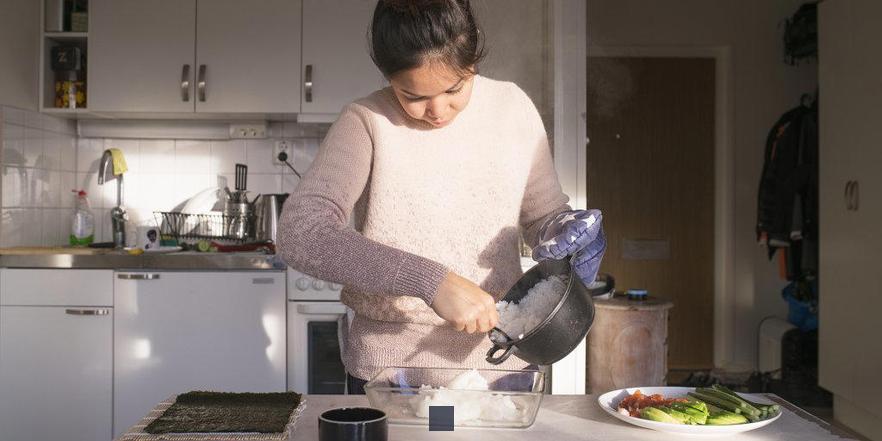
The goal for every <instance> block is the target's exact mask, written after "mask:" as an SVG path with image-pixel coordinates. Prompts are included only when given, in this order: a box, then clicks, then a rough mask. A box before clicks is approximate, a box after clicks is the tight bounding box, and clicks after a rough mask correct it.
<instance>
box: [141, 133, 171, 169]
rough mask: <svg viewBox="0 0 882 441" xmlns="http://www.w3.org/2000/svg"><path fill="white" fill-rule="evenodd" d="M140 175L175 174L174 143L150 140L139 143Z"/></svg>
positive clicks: (164, 140)
mask: <svg viewBox="0 0 882 441" xmlns="http://www.w3.org/2000/svg"><path fill="white" fill-rule="evenodd" d="M140 171H141V173H165V174H173V173H174V172H175V141H174V140H171V139H150V140H142V141H141V170H140Z"/></svg>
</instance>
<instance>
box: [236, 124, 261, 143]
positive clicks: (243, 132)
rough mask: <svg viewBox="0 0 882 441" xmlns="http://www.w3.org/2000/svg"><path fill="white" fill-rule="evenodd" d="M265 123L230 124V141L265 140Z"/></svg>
mask: <svg viewBox="0 0 882 441" xmlns="http://www.w3.org/2000/svg"><path fill="white" fill-rule="evenodd" d="M266 133H267V128H266V123H265V122H263V123H253V124H230V138H231V139H261V138H266Z"/></svg>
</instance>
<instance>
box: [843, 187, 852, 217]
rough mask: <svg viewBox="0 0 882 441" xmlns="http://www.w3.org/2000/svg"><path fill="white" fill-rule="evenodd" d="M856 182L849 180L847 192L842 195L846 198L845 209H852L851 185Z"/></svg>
mask: <svg viewBox="0 0 882 441" xmlns="http://www.w3.org/2000/svg"><path fill="white" fill-rule="evenodd" d="M852 184H854V181H848V182H846V183H845V193H844V194H843V195H842V196H843V198H844V199H845V209H846V210H848V211H851V185H852Z"/></svg>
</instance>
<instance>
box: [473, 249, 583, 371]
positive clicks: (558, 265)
mask: <svg viewBox="0 0 882 441" xmlns="http://www.w3.org/2000/svg"><path fill="white" fill-rule="evenodd" d="M553 275H563V276H567V277H569V281H568V282H567V288H566V291H565V292H564V294H563V297H561V299H560V301H559V302H558V304H557V305H556V306H555V308H554V309H553V310H552V311H551V314H549V315H548V317H546V318H545V320H543V321H542V322H541V323H540V324H538V325H537V326H536V327H535V328H533V329H532V330H530V331H528V332H527V333H526V334H524V336H523V337H519V336H513V335H507V334H506V333H505V332H503V331H502V330H500V329H498V328H493V329H492V330H491V331H490V332H489V333H488V337H489V338H490V341H491V342H493V347H492V348H490V350H489V351H487V358H486V360H487V362H488V363H490V364H500V363H502V362H504V361H505V360H506V359H508V357H509V356H511V355H514V356H516V357H518V358H520V359H521V360H524V361H526V362H527V363H530V364H535V365H539V366H547V365H551V364H553V363H555V362H557V361H559V360H561V359H562V358H564V357H566V356H567V355H568V354H569V353H570V352H572V351H573V349H576V346H578V345H579V344H580V343H581V342H582V341H583V340H585V336H586V335H588V331H589V330H590V329H591V325H592V324H593V323H594V302H593V300H592V299H591V295H590V294H589V293H588V288H586V287H585V285H584V284H583V283H582V280H580V279H579V277H578V276H576V274H575V273H574V272H573V271H572V267H571V266H570V261H569V260H543V261H542V262H539V264H537V265H536V266H534V267H533V268H531V269H530V270H529V271H527V272H526V273H524V275H523V276H522V277H521V278H520V279H519V280H518V282H517V283H516V284H515V286H513V287H512V288H511V289H510V290H509V291H508V293H507V294H506V295H505V297H504V298H503V300H505V301H508V302H519V301H520V300H521V299H522V298H523V297H524V296H526V295H527V292H528V291H529V290H530V288H532V287H534V286H535V285H536V284H537V283H539V281H541V280H543V279H547V278H548V277H550V276H553ZM499 351H504V352H503V353H502V355H498V356H497V355H496V353H497V352H499Z"/></svg>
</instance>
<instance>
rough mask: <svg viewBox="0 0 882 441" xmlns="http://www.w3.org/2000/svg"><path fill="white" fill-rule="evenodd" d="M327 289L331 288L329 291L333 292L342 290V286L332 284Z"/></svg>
mask: <svg viewBox="0 0 882 441" xmlns="http://www.w3.org/2000/svg"><path fill="white" fill-rule="evenodd" d="M329 288H331V289H332V290H334V291H340V290H341V289H343V285H341V284H339V283H332V284H331V285H330V286H329Z"/></svg>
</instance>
